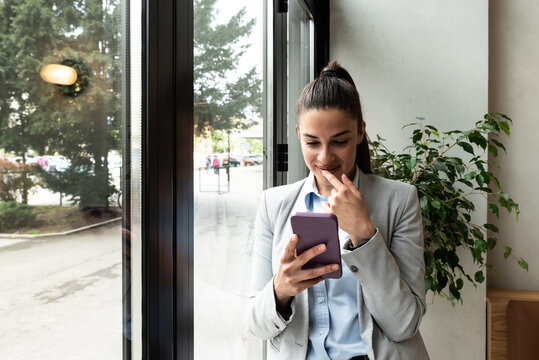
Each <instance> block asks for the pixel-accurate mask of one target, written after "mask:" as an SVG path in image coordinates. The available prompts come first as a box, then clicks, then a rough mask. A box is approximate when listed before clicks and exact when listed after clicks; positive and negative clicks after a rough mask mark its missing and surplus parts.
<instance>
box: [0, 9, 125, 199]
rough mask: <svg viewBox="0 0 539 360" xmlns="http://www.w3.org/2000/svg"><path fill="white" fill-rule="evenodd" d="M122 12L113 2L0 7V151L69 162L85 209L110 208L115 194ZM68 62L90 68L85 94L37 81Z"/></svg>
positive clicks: (73, 195) (77, 193)
mask: <svg viewBox="0 0 539 360" xmlns="http://www.w3.org/2000/svg"><path fill="white" fill-rule="evenodd" d="M119 11H120V6H119V1H117V0H110V1H107V0H75V1H65V0H59V1H58V0H56V1H55V0H4V1H2V2H0V69H1V70H0V82H1V83H2V87H1V90H0V148H3V149H5V150H6V151H9V152H13V153H15V154H17V155H19V156H22V157H23V159H25V156H26V155H27V154H28V153H29V151H34V152H36V153H38V154H54V153H59V154H62V155H64V156H66V157H67V158H68V159H69V160H71V162H72V167H73V169H72V170H73V171H72V172H71V175H66V176H71V181H72V182H75V183H78V185H79V186H73V191H74V192H72V193H71V195H72V197H73V199H74V200H78V201H81V205H82V206H107V205H108V197H109V196H110V194H111V193H112V192H113V190H114V189H113V186H112V185H111V182H110V179H109V171H108V164H107V154H108V152H109V151H110V150H111V149H115V148H118V144H119V141H118V137H119V129H120V123H121V119H120V111H121V108H120V84H121V82H120V76H121V68H120V65H121V64H120V51H119V45H120V32H119V30H120V20H119ZM66 59H71V60H72V61H73V60H74V59H75V60H77V61H80V62H81V64H83V65H87V66H88V67H89V69H90V73H89V74H87V75H88V78H90V79H91V81H90V82H89V84H90V85H89V86H88V88H87V89H86V90H85V91H84V92H80V93H76V94H75V93H73V91H71V94H69V92H70V90H69V87H66V86H59V85H53V84H47V83H45V82H44V81H42V80H41V78H40V76H39V72H40V69H41V67H42V66H43V65H45V64H49V63H62V62H63V61H66ZM71 65H72V66H73V67H74V68H76V67H75V66H74V65H73V63H71ZM80 81H81V74H80V73H79V79H78V80H77V82H80ZM80 159H90V161H87V162H83V161H80ZM75 168H76V169H75ZM75 173H77V174H79V175H73V174H75ZM74 189H79V190H74ZM90 189H92V192H93V195H92V196H86V195H88V194H87V192H88V191H89V190H90Z"/></svg>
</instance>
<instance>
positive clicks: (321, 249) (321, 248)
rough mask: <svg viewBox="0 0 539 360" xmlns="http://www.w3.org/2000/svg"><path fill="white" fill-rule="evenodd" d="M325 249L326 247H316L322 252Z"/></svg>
mask: <svg viewBox="0 0 539 360" xmlns="http://www.w3.org/2000/svg"><path fill="white" fill-rule="evenodd" d="M325 248H326V245H320V246H319V247H318V250H320V251H323V250H324V249H325Z"/></svg>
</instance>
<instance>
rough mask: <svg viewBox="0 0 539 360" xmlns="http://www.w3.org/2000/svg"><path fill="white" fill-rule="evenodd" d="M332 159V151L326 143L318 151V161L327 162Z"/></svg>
mask: <svg viewBox="0 0 539 360" xmlns="http://www.w3.org/2000/svg"><path fill="white" fill-rule="evenodd" d="M332 160H333V153H332V152H331V148H330V147H329V146H328V145H324V146H322V147H321V149H320V152H319V153H318V161H319V162H320V163H322V164H329V163H330V162H331V161H332Z"/></svg>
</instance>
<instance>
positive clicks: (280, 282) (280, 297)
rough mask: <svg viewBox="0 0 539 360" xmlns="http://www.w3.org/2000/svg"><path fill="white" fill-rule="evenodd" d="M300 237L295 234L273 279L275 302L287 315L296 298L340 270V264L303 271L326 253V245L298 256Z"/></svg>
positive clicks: (315, 247) (317, 246) (318, 246)
mask: <svg viewBox="0 0 539 360" xmlns="http://www.w3.org/2000/svg"><path fill="white" fill-rule="evenodd" d="M298 238H299V237H298V235H296V234H294V235H293V236H292V237H291V238H290V240H289V241H288V244H287V245H286V248H285V251H284V254H283V257H282V258H281V263H280V264H279V270H277V274H275V277H274V278H273V289H274V291H275V300H276V302H277V310H278V311H279V312H280V313H285V312H286V311H287V310H288V309H289V306H290V302H291V300H292V298H293V297H294V296H296V295H297V294H299V293H300V292H302V291H303V290H305V289H307V288H309V287H311V286H313V285H316V284H318V283H319V282H320V281H322V280H324V279H323V278H322V277H321V276H322V275H324V274H327V273H330V272H333V271H336V270H338V269H339V266H340V265H339V264H330V265H325V266H320V267H317V268H313V269H306V270H303V269H302V268H301V267H302V266H303V265H305V264H306V263H307V262H308V261H309V260H311V259H312V258H314V257H315V256H317V255H320V254H321V253H323V252H324V251H326V245H324V244H320V245H316V246H314V247H312V248H310V249H308V250H306V251H304V252H303V253H302V254H301V255H299V256H298V255H296V244H297V243H298Z"/></svg>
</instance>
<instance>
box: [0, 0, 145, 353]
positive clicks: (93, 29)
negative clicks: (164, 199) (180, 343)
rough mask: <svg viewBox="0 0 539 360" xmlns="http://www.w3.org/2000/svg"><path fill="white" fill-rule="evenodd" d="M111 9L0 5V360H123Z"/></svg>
mask: <svg viewBox="0 0 539 360" xmlns="http://www.w3.org/2000/svg"><path fill="white" fill-rule="evenodd" d="M121 9H122V7H121V3H120V1H119V0H85V1H68V2H57V1H49V0H33V1H27V0H0V83H1V84H2V86H1V87H0V323H2V326H1V327H0V358H2V359H14V358H22V357H23V356H28V355H29V354H31V357H33V358H40V359H74V358H75V359H96V358H104V359H121V358H122V352H123V350H122V346H123V344H122V338H124V337H125V338H129V337H130V334H131V333H130V322H129V316H127V317H126V318H125V319H124V321H123V322H124V323H125V324H124V326H122V301H123V298H127V297H126V294H125V293H122V291H123V290H122V275H123V274H124V271H125V270H126V269H127V270H129V269H128V268H126V267H128V266H130V264H129V262H128V261H124V260H128V259H129V256H126V257H124V258H123V255H126V254H125V251H128V252H129V247H128V246H125V249H124V250H125V251H124V254H122V237H123V238H124V239H128V235H129V234H130V233H129V232H127V231H126V230H124V231H123V232H122V227H121V226H122V221H121V220H122V217H125V216H130V214H129V213H128V214H124V211H123V210H124V209H125V208H126V206H128V205H129V204H128V203H126V197H125V196H123V195H122V194H123V193H125V191H126V190H129V189H125V187H124V186H122V183H125V182H124V181H123V179H125V178H126V177H128V176H130V175H129V173H130V169H129V168H125V167H124V165H125V164H124V162H125V161H124V160H123V158H122V157H123V156H124V154H125V151H126V147H129V146H131V145H130V144H129V143H128V142H125V138H123V136H124V134H125V133H124V131H125V130H126V127H125V126H123V125H122V124H123V123H125V121H126V119H127V117H126V114H127V111H126V105H127V104H126V103H125V101H124V100H125V99H124V95H125V92H126V89H125V87H122V76H124V71H123V61H124V59H122V56H123V54H122V52H121V49H122V48H123V47H122V41H123V40H122V35H123V34H122V10H121ZM51 64H56V65H62V66H64V70H65V69H66V67H67V69H71V70H74V72H75V74H76V78H75V80H74V81H67V82H66V81H61V80H59V79H57V78H56V79H55V78H51V77H50V76H51V74H50V72H48V70H51ZM71 73H73V71H71ZM71 75H73V74H71ZM139 77H140V75H139ZM122 104H123V105H122ZM122 143H124V146H122ZM137 175H138V174H137ZM124 219H125V218H124ZM124 223H126V222H125V221H124ZM127 255H129V254H127ZM124 288H125V289H129V281H128V282H127V283H126V284H124Z"/></svg>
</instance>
